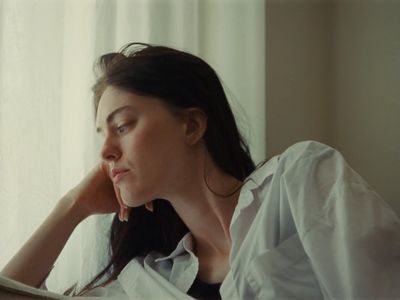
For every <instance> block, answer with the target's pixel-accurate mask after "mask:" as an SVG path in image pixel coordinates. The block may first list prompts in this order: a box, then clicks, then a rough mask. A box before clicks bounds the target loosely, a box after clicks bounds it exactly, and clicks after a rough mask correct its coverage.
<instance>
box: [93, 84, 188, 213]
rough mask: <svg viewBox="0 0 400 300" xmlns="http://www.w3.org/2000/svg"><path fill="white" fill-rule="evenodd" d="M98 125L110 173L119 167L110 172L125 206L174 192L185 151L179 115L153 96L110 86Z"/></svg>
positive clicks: (103, 102)
mask: <svg viewBox="0 0 400 300" xmlns="http://www.w3.org/2000/svg"><path fill="white" fill-rule="evenodd" d="M96 126H97V131H98V132H100V134H101V135H102V137H103V138H104V142H103V146H102V149H101V157H102V159H103V160H104V161H106V162H107V163H108V166H109V170H110V172H112V170H114V171H118V170H120V171H123V172H122V173H120V175H117V176H113V174H110V177H111V178H112V180H113V181H114V184H115V185H116V186H118V187H119V189H120V193H121V197H122V200H123V202H124V203H125V204H126V205H127V206H131V207H136V206H139V205H142V204H144V203H146V202H149V201H151V200H154V199H156V198H163V199H168V198H167V197H168V196H169V195H171V194H173V193H174V192H175V191H174V189H176V188H177V186H176V182H178V181H179V178H180V177H181V178H182V172H181V171H182V170H183V169H184V166H185V158H186V157H187V150H188V148H187V147H186V143H185V121H184V118H183V117H182V118H181V117H178V116H176V115H175V114H173V113H172V112H171V111H170V110H169V109H168V108H167V106H166V105H165V104H164V103H163V102H161V100H159V99H157V98H153V97H147V96H139V95H136V94H133V93H131V92H127V91H124V90H121V89H118V88H115V87H112V86H109V87H107V88H106V89H105V91H104V93H103V95H102V96H101V98H100V102H99V106H98V111H97V118H96Z"/></svg>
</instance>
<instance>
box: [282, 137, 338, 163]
mask: <svg viewBox="0 0 400 300" xmlns="http://www.w3.org/2000/svg"><path fill="white" fill-rule="evenodd" d="M336 154H339V155H340V153H339V151H337V150H336V149H334V148H332V147H331V146H328V145H326V144H323V143H320V142H317V141H302V142H298V143H296V144H293V145H292V146H290V147H289V148H287V149H286V150H285V151H284V152H283V153H282V154H281V155H280V160H285V161H288V162H292V161H297V160H302V159H318V158H324V157H326V156H331V155H336Z"/></svg>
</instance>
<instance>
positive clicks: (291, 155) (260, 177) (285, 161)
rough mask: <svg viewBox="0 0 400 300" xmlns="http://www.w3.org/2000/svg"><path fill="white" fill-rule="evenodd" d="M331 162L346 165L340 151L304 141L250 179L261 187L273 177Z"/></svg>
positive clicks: (273, 158) (259, 169) (270, 161)
mask: <svg viewBox="0 0 400 300" xmlns="http://www.w3.org/2000/svg"><path fill="white" fill-rule="evenodd" d="M327 160H329V161H331V162H334V164H336V165H340V164H345V161H344V158H343V156H342V155H341V153H340V152H339V151H337V150H336V149H334V148H332V147H331V146H328V145H325V144H323V143H320V142H317V141H312V140H310V141H302V142H298V143H296V144H293V145H292V146H290V147H288V148H287V149H286V150H285V151H284V152H282V153H281V154H280V155H276V156H274V157H272V158H271V159H269V160H268V161H266V162H264V163H263V164H262V165H261V166H259V167H258V168H257V169H256V170H255V171H254V172H253V173H252V174H251V175H250V176H249V177H250V179H252V180H253V181H255V182H256V183H257V185H261V184H262V182H264V180H265V179H266V178H268V177H270V176H272V175H283V174H284V173H287V172H290V171H295V170H301V172H304V171H305V169H307V168H309V167H310V166H311V165H317V164H318V163H319V162H322V161H327Z"/></svg>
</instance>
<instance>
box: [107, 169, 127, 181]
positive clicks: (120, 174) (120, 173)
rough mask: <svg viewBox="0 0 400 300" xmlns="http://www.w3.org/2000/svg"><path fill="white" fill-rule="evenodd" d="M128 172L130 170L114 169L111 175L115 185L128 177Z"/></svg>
mask: <svg viewBox="0 0 400 300" xmlns="http://www.w3.org/2000/svg"><path fill="white" fill-rule="evenodd" d="M128 171H129V170H128V169H113V170H112V172H111V174H112V178H113V181H114V183H118V182H119V181H120V180H121V178H122V177H124V176H125V175H126V173H127V172H128Z"/></svg>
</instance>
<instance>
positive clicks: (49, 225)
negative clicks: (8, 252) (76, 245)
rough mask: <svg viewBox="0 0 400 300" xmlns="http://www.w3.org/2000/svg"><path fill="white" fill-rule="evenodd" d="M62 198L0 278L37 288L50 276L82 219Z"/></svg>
mask: <svg viewBox="0 0 400 300" xmlns="http://www.w3.org/2000/svg"><path fill="white" fill-rule="evenodd" d="M73 200H74V199H71V198H70V197H68V196H66V197H64V198H62V199H61V200H60V202H59V203H58V204H57V205H56V207H55V208H54V209H53V211H52V212H51V213H50V215H49V216H48V217H47V218H46V220H45V221H44V222H43V223H42V224H41V225H40V227H39V228H38V229H37V230H36V232H35V233H34V234H33V235H32V236H31V238H30V239H29V240H28V241H27V242H26V243H25V245H24V246H23V247H22V248H21V249H20V250H19V251H18V252H17V254H16V255H15V256H14V257H13V258H12V259H11V261H10V262H9V263H8V264H7V265H6V266H5V267H4V269H3V270H2V271H1V273H0V274H1V275H2V276H5V277H8V278H11V279H14V280H16V281H19V282H22V283H25V284H27V285H30V286H34V287H38V286H40V283H41V282H42V281H43V280H44V278H45V277H46V276H47V274H48V273H49V272H50V270H51V268H52V266H53V264H54V262H55V260H56V259H57V257H58V255H59V254H60V252H61V250H62V249H63V248H64V246H65V244H66V242H67V240H68V238H69V236H70V235H71V234H72V232H73V230H74V229H75V227H76V226H77V225H78V224H79V223H80V222H81V221H82V220H83V219H84V218H85V216H84V215H83V214H82V213H81V212H80V211H79V208H78V207H77V206H76V205H74V201H73Z"/></svg>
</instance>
